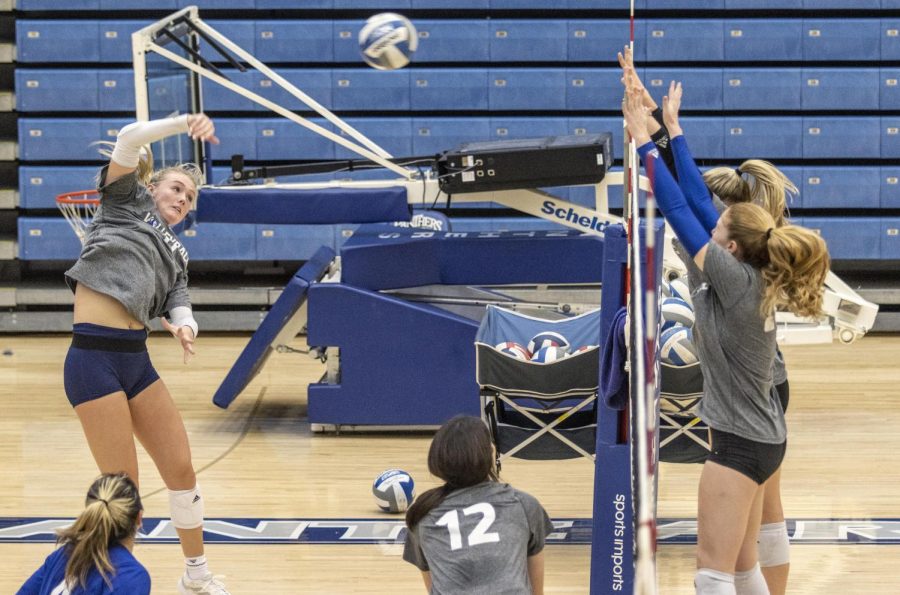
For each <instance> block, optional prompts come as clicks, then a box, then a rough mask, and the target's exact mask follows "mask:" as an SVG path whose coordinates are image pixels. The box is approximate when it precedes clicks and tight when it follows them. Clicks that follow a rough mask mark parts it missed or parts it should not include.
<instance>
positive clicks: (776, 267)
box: [622, 77, 829, 595]
mask: <svg viewBox="0 0 900 595" xmlns="http://www.w3.org/2000/svg"><path fill="white" fill-rule="evenodd" d="M626 78H627V77H626ZM626 87H627V90H626V97H625V100H624V101H623V110H622V111H623V114H624V115H625V121H626V124H627V126H628V130H629V133H630V134H631V135H632V137H633V138H634V139H635V142H636V144H638V145H639V149H638V152H639V154H640V156H641V159H642V161H643V163H644V167H645V169H646V170H647V172H648V175H649V177H650V179H651V184H652V186H653V189H654V194H655V197H656V200H657V204H658V206H659V208H660V210H661V211H662V212H663V214H664V215H665V217H666V220H667V221H668V222H669V224H670V225H671V226H672V228H673V229H674V230H675V233H676V235H677V236H678V239H679V240H680V241H681V243H682V245H683V246H684V248H685V250H686V251H687V253H688V254H689V255H690V257H691V259H692V260H693V262H694V264H695V265H696V270H695V271H694V273H693V274H695V275H697V278H696V279H694V280H693V281H692V284H693V285H694V286H695V291H694V293H693V301H694V313H695V323H694V338H695V342H696V345H697V349H698V352H699V354H700V358H699V359H700V364H701V368H702V370H703V379H704V395H703V399H702V400H701V402H700V405H699V415H700V417H701V418H702V419H703V420H704V421H705V422H706V423H707V424H708V425H709V427H710V433H711V438H712V452H711V453H710V456H709V458H708V459H707V461H706V463H704V467H703V472H702V474H701V478H700V488H699V498H698V516H697V523H698V539H697V541H698V547H697V573H696V575H695V583H694V584H695V588H696V591H697V593H699V594H701V595H706V594H716V595H718V594H731V593H737V592H738V591H736V587H735V574H736V573H737V572H744V573H747V574H746V576H742V579H744V580H742V582H741V591H740V592H742V593H752V594H755V593H768V588H767V586H766V583H765V580H764V578H763V576H762V573H761V572H760V571H759V567H758V566H757V565H756V559H757V543H756V542H757V537H758V534H759V527H760V519H761V514H762V500H763V495H764V493H765V490H764V486H765V483H766V482H767V481H768V480H769V479H770V478H771V476H772V474H773V473H775V471H777V470H778V468H779V467H780V465H781V462H782V460H783V458H784V452H785V448H786V444H787V441H786V438H787V436H786V427H785V423H784V412H783V410H782V407H781V404H780V402H779V400H778V396H777V394H776V392H775V390H774V384H773V378H772V369H773V364H774V358H775V321H774V314H775V309H776V307H782V308H784V309H787V310H789V311H791V312H793V313H795V314H797V315H799V316H804V317H807V316H817V315H819V313H820V312H821V308H822V297H823V288H824V280H825V276H826V274H827V272H828V265H829V258H828V252H827V249H826V247H825V243H824V241H823V240H822V239H821V238H820V237H819V236H817V235H816V234H814V233H812V232H810V231H809V230H806V229H803V228H800V227H797V226H793V225H786V226H783V227H778V228H776V226H775V221H774V220H773V218H772V216H771V215H770V214H769V213H768V212H767V211H766V210H765V209H763V208H762V207H760V206H758V205H754V204H750V203H742V204H737V205H734V206H731V207H729V208H728V209H726V210H725V211H724V212H723V213H722V214H721V216H720V215H719V213H718V212H717V211H716V209H715V208H714V207H713V204H712V200H711V198H710V195H709V192H703V193H699V192H696V193H692V194H691V195H689V196H686V195H685V194H684V193H683V192H682V190H681V188H679V186H678V184H677V183H676V182H675V180H674V179H673V178H672V176H671V174H670V173H669V171H668V168H667V167H666V165H665V163H663V161H662V160H661V158H660V155H659V151H658V150H657V148H656V147H655V145H654V144H653V142H652V141H651V139H650V134H649V132H648V125H647V120H648V118H649V110H648V109H647V108H646V106H644V104H643V101H642V90H641V89H640V87H639V86H638V85H635V84H633V83H632V82H631V81H629V80H626ZM666 104H667V98H664V100H663V111H664V112H665V111H666V107H667V106H666ZM669 132H670V134H671V135H672V137H673V139H672V140H673V142H674V141H677V138H678V137H679V136H680V131H677V130H672V129H670V131H669Z"/></svg>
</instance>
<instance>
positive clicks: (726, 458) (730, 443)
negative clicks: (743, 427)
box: [706, 428, 787, 485]
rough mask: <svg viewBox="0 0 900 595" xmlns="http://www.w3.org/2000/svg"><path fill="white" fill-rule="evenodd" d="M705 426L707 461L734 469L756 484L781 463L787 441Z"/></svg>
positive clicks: (772, 472)
mask: <svg viewBox="0 0 900 595" xmlns="http://www.w3.org/2000/svg"><path fill="white" fill-rule="evenodd" d="M709 430H710V432H709V433H710V438H711V439H712V451H711V452H710V453H709V457H708V458H707V459H706V460H707V461H712V462H713V463H718V464H719V465H723V466H725V467H728V468H729V469H734V470H735V471H737V472H738V473H741V474H743V475H746V476H747V477H749V478H750V479H752V480H753V481H755V482H756V483H758V484H759V485H762V484H764V483H766V480H767V479H769V478H770V477H772V474H774V473H775V472H776V471H778V468H779V467H781V462H782V461H783V460H784V453H785V450H786V449H787V442H782V443H781V444H767V443H765V442H756V441H754V440H748V439H746V438H742V437H741V436H737V435H735V434H730V433H728V432H721V431H719V430H716V429H715V428H710V429H709Z"/></svg>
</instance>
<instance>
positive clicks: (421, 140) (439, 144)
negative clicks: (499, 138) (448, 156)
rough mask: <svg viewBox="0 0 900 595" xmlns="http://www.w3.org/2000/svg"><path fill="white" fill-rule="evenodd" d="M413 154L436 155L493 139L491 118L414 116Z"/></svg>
mask: <svg viewBox="0 0 900 595" xmlns="http://www.w3.org/2000/svg"><path fill="white" fill-rule="evenodd" d="M412 132H413V154H415V155H435V154H437V153H442V152H443V151H448V150H450V149H454V148H456V147H458V146H459V145H461V144H463V143H468V142H479V141H487V140H490V139H491V120H490V118H474V117H472V118H465V117H464V118H413V120H412Z"/></svg>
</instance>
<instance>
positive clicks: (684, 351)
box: [659, 326, 698, 366]
mask: <svg viewBox="0 0 900 595" xmlns="http://www.w3.org/2000/svg"><path fill="white" fill-rule="evenodd" d="M659 358H660V360H662V361H663V362H664V363H667V364H672V365H673V366H687V365H690V364H693V363H696V362H697V361H698V359H697V348H696V347H695V346H694V334H693V332H692V331H691V329H690V328H689V327H686V326H673V327H672V328H670V329H666V330H665V331H663V333H662V335H661V336H660V338H659Z"/></svg>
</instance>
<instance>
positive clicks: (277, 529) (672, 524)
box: [0, 515, 900, 545]
mask: <svg viewBox="0 0 900 595" xmlns="http://www.w3.org/2000/svg"><path fill="white" fill-rule="evenodd" d="M72 521H73V519H72V518H61V517H0V543H52V542H54V541H55V540H56V536H55V531H56V530H57V529H60V528H62V527H66V526H68V525H70V524H71V523H72ZM787 525H788V534H789V535H790V536H791V542H792V543H794V544H798V545H807V544H808V545H813V544H830V545H835V544H838V545H848V544H882V545H900V519H796V520H789V521H788V522H787ZM553 526H554V531H553V533H551V534H550V535H549V536H548V537H547V543H548V544H560V545H589V544H590V543H591V519H586V518H563V519H554V520H553ZM203 529H204V539H205V541H206V542H207V543H266V544H372V543H379V544H400V543H403V541H404V539H405V535H406V534H405V530H404V525H403V520H402V517H399V515H398V516H388V515H385V517H384V518H365V519H333V518H332V519H321V518H319V519H284V518H280V519H248V518H212V519H206V521H205V523H204V526H203ZM657 539H658V543H659V544H660V545H667V544H673V545H690V544H695V543H697V522H696V521H695V520H694V519H659V521H658V522H657ZM139 541H140V542H142V543H175V542H177V541H178V535H177V534H176V532H175V528H174V527H172V525H171V523H169V519H160V518H148V519H144V525H143V528H142V530H141V533H140V535H139Z"/></svg>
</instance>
